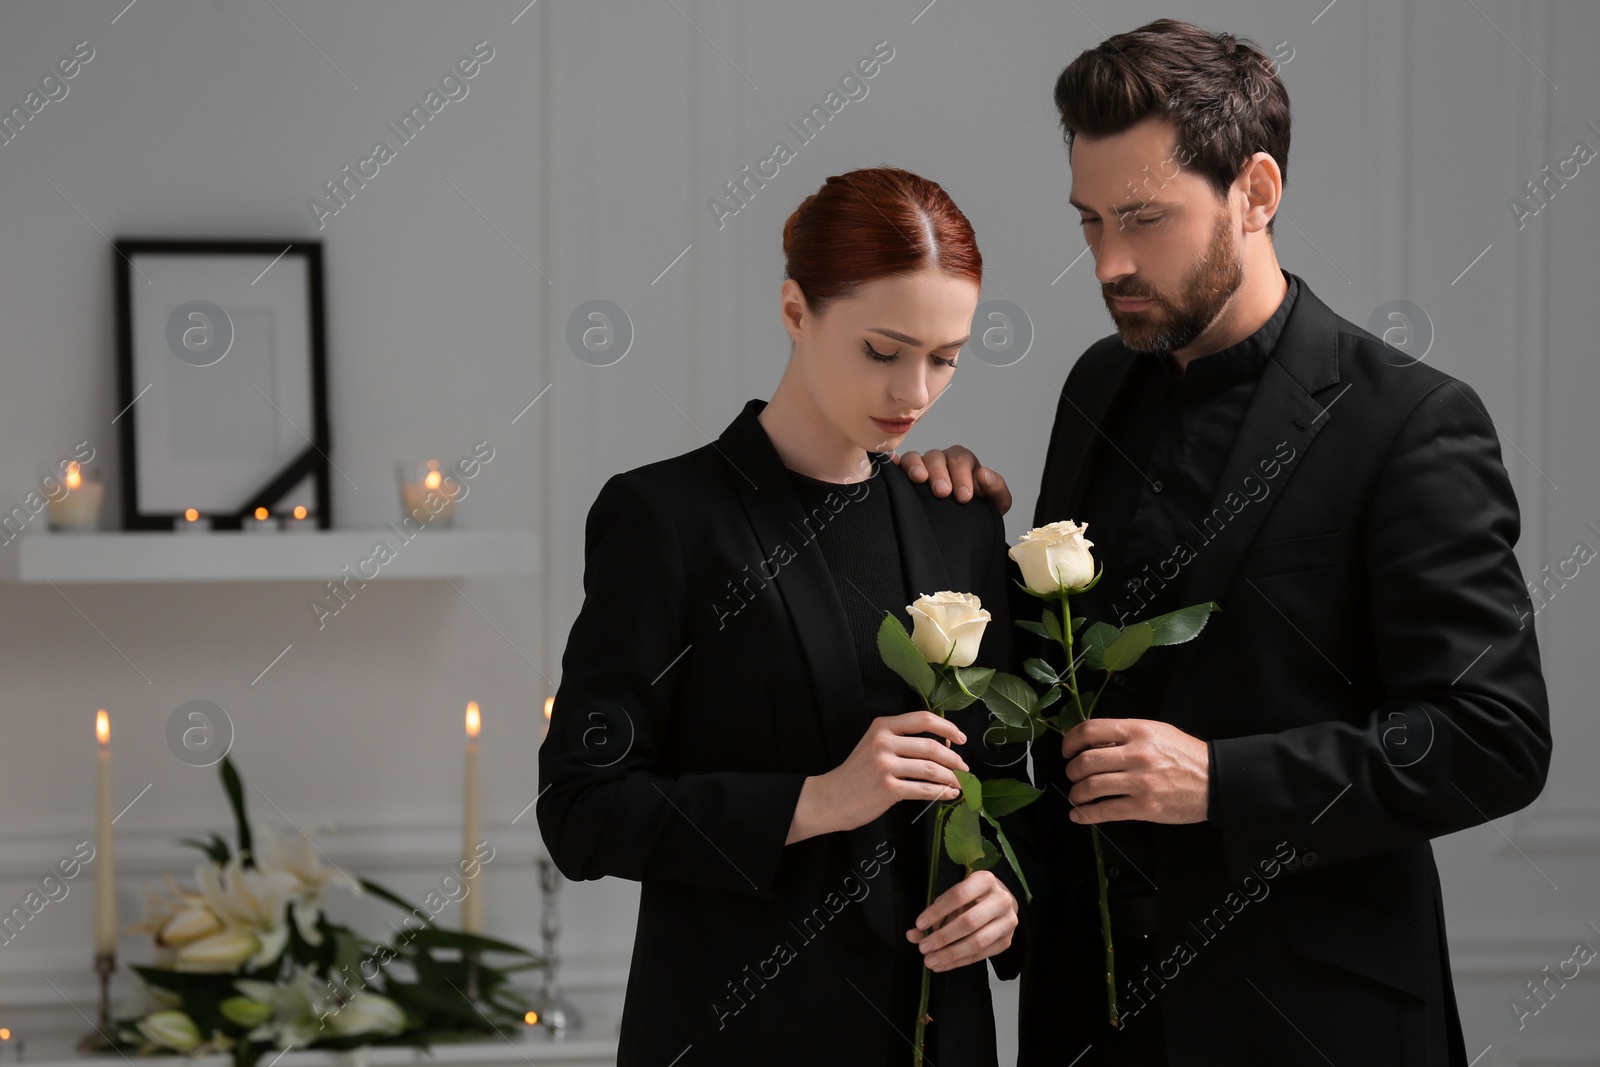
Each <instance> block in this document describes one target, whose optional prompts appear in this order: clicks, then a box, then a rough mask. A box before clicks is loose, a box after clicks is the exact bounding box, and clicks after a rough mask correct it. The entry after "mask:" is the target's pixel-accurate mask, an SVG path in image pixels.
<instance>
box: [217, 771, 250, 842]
mask: <svg viewBox="0 0 1600 1067" xmlns="http://www.w3.org/2000/svg"><path fill="white" fill-rule="evenodd" d="M220 773H221V774H222V788H223V790H224V791H225V792H226V793H227V794H228V805H229V806H230V807H232V808H233V821H234V825H235V826H236V827H237V828H238V833H239V852H240V854H241V855H242V856H243V857H244V859H243V863H244V866H246V867H254V866H255V865H256V861H255V847H254V841H253V840H252V838H251V837H250V820H249V819H248V818H247V817H246V816H245V813H244V783H243V782H242V781H240V780H239V772H238V771H236V770H234V767H233V760H232V759H230V758H228V757H227V756H226V755H224V756H223V757H222V770H221V772H220Z"/></svg>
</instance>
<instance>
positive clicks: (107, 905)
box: [94, 708, 117, 953]
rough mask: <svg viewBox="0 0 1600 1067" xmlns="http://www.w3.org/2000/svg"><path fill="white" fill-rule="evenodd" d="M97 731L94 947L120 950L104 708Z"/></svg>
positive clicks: (108, 723)
mask: <svg viewBox="0 0 1600 1067" xmlns="http://www.w3.org/2000/svg"><path fill="white" fill-rule="evenodd" d="M94 733H95V737H96V739H97V740H98V741H99V742H100V747H99V750H98V751H97V752H96V753H95V757H96V768H95V769H96V777H95V795H94V800H95V805H94V950H95V952H96V953H111V952H115V951H116V950H117V868H116V861H115V859H114V858H113V856H112V851H111V818H112V816H111V719H110V717H109V716H108V715H106V711H105V709H104V708H101V709H100V710H99V711H98V712H96V713H95V717H94Z"/></svg>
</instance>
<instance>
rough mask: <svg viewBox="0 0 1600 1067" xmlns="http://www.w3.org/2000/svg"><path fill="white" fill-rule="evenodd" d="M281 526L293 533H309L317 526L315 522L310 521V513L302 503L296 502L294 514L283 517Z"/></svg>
mask: <svg viewBox="0 0 1600 1067" xmlns="http://www.w3.org/2000/svg"><path fill="white" fill-rule="evenodd" d="M283 528H284V529H285V530H290V531H292V532H295V533H309V532H311V531H312V530H315V529H316V528H317V524H316V523H315V522H314V521H312V518H311V513H310V512H309V511H307V510H306V506H305V505H304V504H296V505H295V506H294V514H292V515H285V516H284V517H283Z"/></svg>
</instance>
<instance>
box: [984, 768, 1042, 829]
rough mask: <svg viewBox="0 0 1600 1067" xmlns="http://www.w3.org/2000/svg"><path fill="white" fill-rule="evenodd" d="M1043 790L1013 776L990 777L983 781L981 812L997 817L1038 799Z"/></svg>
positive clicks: (1008, 813)
mask: <svg viewBox="0 0 1600 1067" xmlns="http://www.w3.org/2000/svg"><path fill="white" fill-rule="evenodd" d="M1043 793H1044V790H1042V789H1035V788H1034V787H1033V786H1031V785H1029V784H1028V783H1027V782H1021V781H1018V780H1017V779H1015V778H990V779H988V780H987V781H985V782H984V783H983V812H984V814H985V815H992V816H994V818H996V819H998V818H1000V817H1001V816H1004V815H1010V814H1011V813H1012V812H1014V811H1016V810H1018V809H1019V808H1025V807H1027V806H1028V805H1029V804H1032V803H1033V802H1034V801H1035V800H1038V799H1039V797H1040V796H1041V795H1043Z"/></svg>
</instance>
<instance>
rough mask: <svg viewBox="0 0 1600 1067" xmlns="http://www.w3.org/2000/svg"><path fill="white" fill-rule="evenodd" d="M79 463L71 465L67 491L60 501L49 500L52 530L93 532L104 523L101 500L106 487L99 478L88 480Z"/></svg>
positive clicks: (66, 478)
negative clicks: (101, 514) (101, 520)
mask: <svg viewBox="0 0 1600 1067" xmlns="http://www.w3.org/2000/svg"><path fill="white" fill-rule="evenodd" d="M85 473H86V472H85V471H84V470H83V469H82V468H81V467H79V466H78V463H77V461H76V460H73V461H72V462H70V463H68V464H67V469H66V473H64V474H63V475H62V477H61V484H62V485H63V486H65V487H66V492H65V493H64V494H62V496H61V498H60V499H59V500H49V499H48V498H47V503H46V505H45V506H46V507H47V508H48V509H49V511H50V528H51V529H52V530H93V529H94V528H95V526H96V525H98V523H99V521H100V499H101V497H102V496H103V495H104V494H105V489H106V487H105V486H104V485H103V484H101V482H100V479H99V478H98V477H93V478H86V477H84V475H85Z"/></svg>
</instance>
